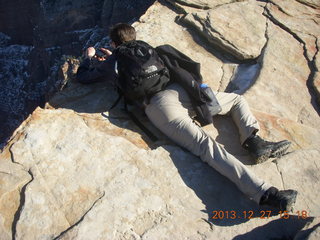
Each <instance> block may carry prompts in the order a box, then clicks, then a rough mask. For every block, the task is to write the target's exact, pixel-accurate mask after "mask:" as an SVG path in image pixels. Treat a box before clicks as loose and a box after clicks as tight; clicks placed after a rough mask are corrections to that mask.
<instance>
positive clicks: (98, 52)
mask: <svg viewBox="0 0 320 240" xmlns="http://www.w3.org/2000/svg"><path fill="white" fill-rule="evenodd" d="M96 56H97V57H100V58H105V57H107V55H106V54H105V53H104V52H102V51H101V50H100V49H96Z"/></svg>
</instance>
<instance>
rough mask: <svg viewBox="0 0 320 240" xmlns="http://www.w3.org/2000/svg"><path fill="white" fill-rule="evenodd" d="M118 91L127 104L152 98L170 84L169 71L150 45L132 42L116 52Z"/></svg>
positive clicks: (123, 45)
mask: <svg viewBox="0 0 320 240" xmlns="http://www.w3.org/2000/svg"><path fill="white" fill-rule="evenodd" d="M114 53H115V56H116V59H117V61H116V71H117V73H118V80H117V85H118V90H119V91H120V94H122V95H123V96H124V97H125V99H126V101H127V102H129V103H130V102H131V101H137V100H143V99H145V98H150V97H151V96H152V95H154V94H155V93H157V92H159V91H161V90H163V89H164V87H165V86H166V85H167V83H168V82H169V71H168V70H167V68H166V67H165V65H164V63H163V61H162V60H161V58H160V57H159V56H158V54H157V52H156V51H155V49H154V48H153V47H151V46H150V45H149V44H148V43H146V42H143V41H138V40H137V41H130V42H126V43H123V44H121V45H120V46H119V47H118V48H117V49H116V50H115V52H114Z"/></svg>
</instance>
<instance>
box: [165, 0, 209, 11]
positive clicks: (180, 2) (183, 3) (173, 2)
mask: <svg viewBox="0 0 320 240" xmlns="http://www.w3.org/2000/svg"><path fill="white" fill-rule="evenodd" d="M166 1H168V2H169V3H171V4H174V5H176V4H175V3H178V4H181V5H182V6H187V7H192V8H195V9H202V10H209V9H210V7H209V6H199V5H197V4H193V3H186V2H183V1H180V0H175V1H173V0H166Z"/></svg>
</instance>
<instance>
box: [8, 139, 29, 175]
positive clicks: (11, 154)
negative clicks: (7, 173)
mask: <svg viewBox="0 0 320 240" xmlns="http://www.w3.org/2000/svg"><path fill="white" fill-rule="evenodd" d="M13 145H14V144H12V145H11V146H10V147H9V152H10V158H11V162H12V163H14V164H18V165H20V166H22V167H23V169H25V166H24V165H23V164H21V163H19V162H16V161H15V160H14V154H13V151H12V149H11V148H12V147H13ZM25 170H26V169H25Z"/></svg>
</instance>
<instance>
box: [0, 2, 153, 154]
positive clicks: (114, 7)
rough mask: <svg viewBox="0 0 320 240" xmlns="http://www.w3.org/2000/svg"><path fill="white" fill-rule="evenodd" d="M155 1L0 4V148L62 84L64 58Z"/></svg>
mask: <svg viewBox="0 0 320 240" xmlns="http://www.w3.org/2000/svg"><path fill="white" fill-rule="evenodd" d="M153 2H154V0H122V1H115V0H104V1H101V0H85V1H84V0H79V1H68V0H57V1H48V0H41V1H39V0H30V1H28V3H26V2H24V1H21V0H12V1H1V2H0V78H1V82H0V89H1V91H0V99H1V100H0V114H1V116H0V124H1V126H4V129H3V130H2V131H1V132H0V147H1V148H2V146H1V145H2V143H3V142H5V141H6V140H7V138H8V137H10V135H11V134H12V132H13V131H14V130H15V129H16V128H17V127H18V126H19V125H20V124H21V123H22V122H23V120H24V119H25V118H26V117H27V116H28V114H29V113H30V112H32V111H33V110H34V109H35V108H36V107H37V106H39V105H42V106H43V105H44V103H45V101H46V100H47V99H48V98H49V97H50V96H51V95H52V94H53V93H54V92H56V91H57V90H59V89H60V87H61V84H62V83H61V82H60V81H59V78H58V77H57V71H58V69H59V66H60V65H61V64H62V63H63V62H64V60H65V57H64V55H65V56H77V55H78V54H79V52H82V51H83V49H84V48H85V47H88V46H90V45H93V44H95V43H97V41H100V40H101V38H103V37H104V36H105V32H106V31H105V30H104V31H103V30H102V28H104V29H108V28H109V26H111V25H112V24H114V23H117V22H119V21H124V22H128V21H131V22H132V21H134V20H135V19H138V18H139V17H140V16H141V14H142V13H144V12H145V10H146V9H147V8H148V7H149V6H150V5H151V4H152V3H153Z"/></svg>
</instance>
